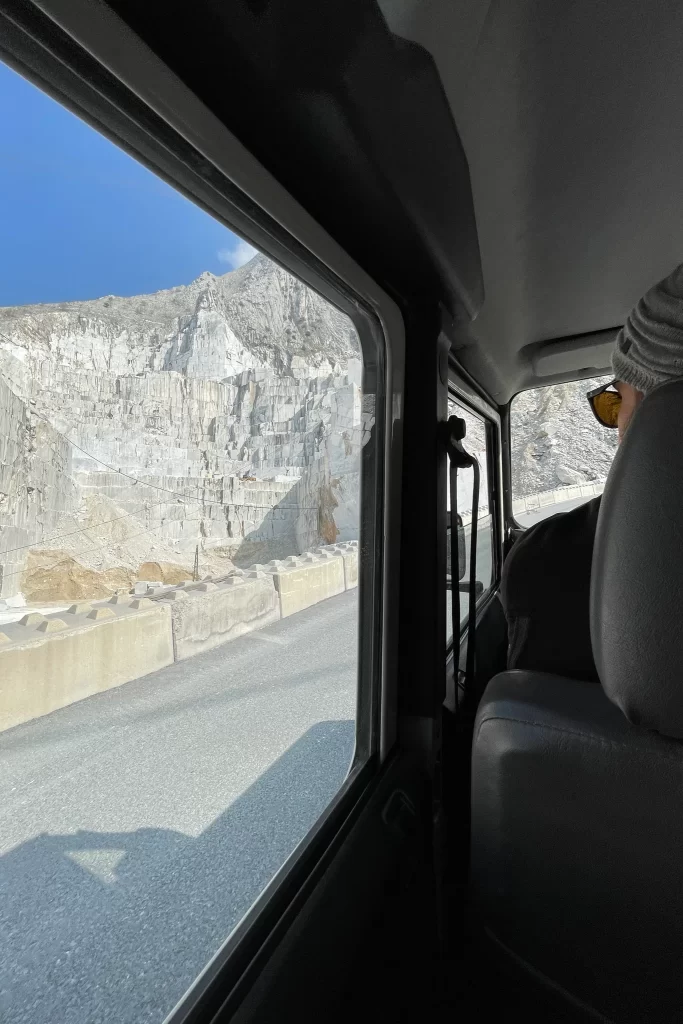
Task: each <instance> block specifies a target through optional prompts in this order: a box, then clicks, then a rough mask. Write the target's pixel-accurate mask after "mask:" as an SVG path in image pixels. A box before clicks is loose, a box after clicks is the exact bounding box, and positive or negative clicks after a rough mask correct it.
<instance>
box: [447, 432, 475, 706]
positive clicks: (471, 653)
mask: <svg viewBox="0 0 683 1024" xmlns="http://www.w3.org/2000/svg"><path fill="white" fill-rule="evenodd" d="M446 426H447V430H446V450H447V452H448V458H449V460H450V474H449V479H450V490H451V619H452V622H451V625H452V630H453V659H454V660H453V674H454V676H455V680H456V682H455V709H456V710H457V709H458V706H459V704H460V694H459V690H460V683H459V680H458V678H457V673H458V672H459V668H458V662H457V658H456V642H457V638H458V637H459V635H460V589H459V576H460V571H459V556H458V470H459V469H471V470H472V475H473V486H472V525H471V532H470V581H469V613H468V619H467V661H466V663H465V680H464V686H463V689H464V691H465V692H467V688H468V687H469V686H472V685H473V683H474V670H475V647H476V626H477V622H476V618H477V591H476V582H477V524H478V515H479V479H480V473H479V463H478V461H477V459H476V458H475V457H474V455H470V453H469V452H466V451H465V449H464V448H463V446H462V442H463V440H464V438H465V434H466V433H467V425H466V423H465V421H464V419H462V418H461V417H460V416H451V417H450V418H449V420H448V423H447V424H446ZM456 588H457V589H456ZM456 593H457V595H458V601H457V604H456V601H455V595H456Z"/></svg>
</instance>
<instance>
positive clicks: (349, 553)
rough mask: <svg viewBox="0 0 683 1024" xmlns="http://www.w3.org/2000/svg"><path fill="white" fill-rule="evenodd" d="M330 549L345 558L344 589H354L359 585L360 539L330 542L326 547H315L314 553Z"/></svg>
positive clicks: (334, 553)
mask: <svg viewBox="0 0 683 1024" xmlns="http://www.w3.org/2000/svg"><path fill="white" fill-rule="evenodd" d="M324 551H329V552H331V553H332V554H333V555H340V556H341V557H342V558H343V559H344V589H345V590H352V589H353V588H354V587H357V586H358V541H357V540H347V541H342V542H341V543H339V544H329V545H328V546H327V547H325V548H314V549H313V553H314V554H316V553H319V552H324Z"/></svg>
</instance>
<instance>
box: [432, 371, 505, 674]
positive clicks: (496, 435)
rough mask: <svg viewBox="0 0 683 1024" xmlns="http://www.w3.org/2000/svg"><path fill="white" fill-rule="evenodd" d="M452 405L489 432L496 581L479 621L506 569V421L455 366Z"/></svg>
mask: <svg viewBox="0 0 683 1024" xmlns="http://www.w3.org/2000/svg"><path fill="white" fill-rule="evenodd" d="M447 400H448V402H451V401H454V402H457V403H458V404H459V405H461V406H463V407H464V408H465V409H466V410H467V412H469V413H471V414H472V415H473V416H477V417H479V419H481V420H483V422H484V428H485V431H486V483H487V487H488V495H489V508H490V510H491V548H492V550H491V561H492V579H491V583H490V585H489V586H488V588H487V589H486V590H485V591H484V592H483V593H482V594H481V596H480V597H479V598H478V600H477V606H476V616H477V621H478V620H479V619H480V617H481V615H482V614H483V612H484V611H485V610H486V608H487V606H488V605H489V604H490V602H491V601H492V600H494V598H495V596H496V594H497V593H498V590H499V587H500V579H501V574H502V569H503V537H504V505H503V500H502V499H503V497H504V488H503V475H502V473H501V468H502V452H503V445H502V436H501V434H502V418H501V415H500V414H499V412H498V411H497V409H496V408H495V407H494V406H493V404H491V403H489V401H488V399H486V398H484V397H483V396H482V395H481V394H480V393H479V392H478V391H477V390H475V389H474V387H472V386H470V385H469V384H468V383H467V382H466V381H465V380H464V378H463V376H462V371H460V370H459V368H458V369H456V368H454V367H453V365H451V369H450V373H449V377H448V394H447ZM463 443H464V447H465V449H467V437H465V440H464V442H463ZM468 622H469V620H465V622H464V623H461V626H460V634H459V637H458V646H459V648H461V647H462V645H463V644H464V643H465V642H466V640H467V629H468ZM453 639H454V638H453V637H452V636H451V637H450V638H449V640H448V641H447V644H446V658H447V661H450V660H452V658H453V651H454V643H453Z"/></svg>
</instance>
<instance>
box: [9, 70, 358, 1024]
mask: <svg viewBox="0 0 683 1024" xmlns="http://www.w3.org/2000/svg"><path fill="white" fill-rule="evenodd" d="M0 110H1V111H2V115H3V160H2V162H0V181H1V182H2V187H1V188H0V207H1V209H2V223H3V246H2V252H1V253H0V266H1V269H2V272H1V273H0V305H1V306H2V308H0V587H1V589H0V680H1V683H0V737H1V742H0V797H1V798H0V808H1V809H0V816H1V817H2V826H3V827H2V830H1V831H0V906H1V908H2V909H1V910H0V920H1V922H2V927H0V1018H2V1020H7V1021H10V1020H11V1021H13V1022H15V1024H20V1022H27V1024H28V1022H31V1024H56V1022H60V1024H70V1022H77V1021H78V1022H95V1021H97V1022H99V1024H107V1022H112V1024H114V1022H115V1024H140V1022H141V1021H145V1022H150V1024H155V1022H158V1024H161V1022H162V1021H163V1020H164V1018H165V1017H166V1016H167V1014H168V1013H169V1012H170V1011H171V1010H172V1008H173V1007H174V1005H175V1004H176V1002H177V1001H178V999H179V998H181V997H182V996H183V994H184V993H185V991H186V990H187V988H188V986H189V985H190V984H191V983H192V982H193V981H194V980H195V978H196V977H197V975H198V974H199V973H200V972H201V971H202V969H203V968H204V967H205V965H206V964H207V962H208V961H209V959H210V958H211V957H212V956H213V955H214V954H215V953H216V951H217V950H218V948H219V947H220V946H221V944H222V943H223V942H224V940H225V939H226V937H227V936H228V934H229V933H230V932H231V930H232V929H233V928H234V926H235V925H236V924H237V922H238V921H239V920H240V919H241V918H242V917H243V915H244V914H245V912H246V911H247V910H248V909H249V907H250V906H251V904H252V903H253V902H254V900H255V899H256V897H258V895H259V894H260V893H261V891H262V890H263V888H264V886H266V885H267V883H269V882H270V881H271V879H272V878H273V876H274V875H275V873H276V872H277V871H278V870H279V869H280V868H281V867H282V865H283V864H284V862H285V861H286V860H287V858H288V857H289V856H290V854H292V852H293V851H294V849H295V848H296V847H297V845H298V844H299V843H300V841H301V840H302V839H303V838H304V837H305V836H306V834H307V832H308V831H309V830H310V829H311V827H312V826H313V825H314V823H315V822H316V820H317V819H318V818H319V817H320V815H321V814H322V813H323V812H324V811H325V809H326V808H327V807H328V805H329V803H330V801H331V800H332V798H333V797H334V796H335V794H336V793H337V792H338V790H339V788H340V787H341V785H342V784H343V782H344V780H345V779H346V777H347V775H348V772H349V767H350V765H351V762H352V758H353V757H354V749H355V742H356V707H357V705H356V689H357V685H358V680H357V662H358V645H359V641H358V632H359V630H358V614H357V609H358V537H359V488H360V475H361V472H360V471H361V451H363V452H364V459H363V464H364V465H367V462H368V458H369V455H368V453H371V450H372V446H373V445H374V444H375V430H374V429H373V422H374V421H373V412H374V405H373V402H374V396H373V395H370V394H368V395H365V396H364V395H363V394H362V393H361V382H362V367H363V357H362V352H361V346H360V343H359V338H358V335H357V333H356V329H355V327H354V325H353V323H352V322H351V320H350V319H349V318H348V317H347V316H346V315H344V314H343V313H341V312H340V311H339V310H338V309H337V308H336V307H335V306H334V305H332V304H331V303H330V302H329V301H328V300H327V299H325V298H322V297H321V296H320V295H319V294H317V293H316V292H315V291H313V290H312V289H311V288H309V287H307V286H306V285H304V284H303V283H301V282H300V281H299V280H298V279H297V278H296V277H294V276H292V275H291V274H290V273H288V272H287V271H285V270H283V269H282V268H281V267H280V266H279V265H277V264H276V263H274V262H273V261H272V260H270V259H269V258H267V257H266V256H264V255H262V254H261V253H258V252H257V251H256V250H255V249H253V247H252V246H251V245H249V244H248V243H247V242H245V241H243V240H242V239H240V238H238V237H236V236H235V235H233V234H232V233H231V232H230V231H228V230H227V229H226V228H225V227H224V226H222V225H221V224H219V223H217V222H215V221H214V220H213V219H212V218H211V217H209V216H208V214H206V213H205V212H203V211H202V210H200V209H198V208H196V207H194V206H193V205H192V204H191V203H190V202H189V201H188V200H186V199H185V198H183V197H182V196H180V195H179V194H178V193H176V192H175V191H174V190H173V189H171V188H170V187H169V186H167V185H166V184H165V183H163V182H162V181H160V180H158V179H157V178H156V177H155V176H154V175H153V174H152V173H151V172H149V171H148V170H146V169H145V168H144V167H142V166H141V165H139V164H137V163H136V162H135V161H134V160H133V159H131V158H130V157H129V156H127V155H126V154H125V153H123V152H122V151H120V150H119V149H117V148H116V147H115V146H114V145H112V144H111V143H110V142H109V141H107V140H105V139H104V138H103V137H101V136H99V135H98V134H96V133H95V132H94V131H93V130H92V129H91V128H89V127H88V126H86V125H85V124H84V123H83V122H81V121H80V120H79V119H77V118H76V117H75V116H73V115H72V114H70V113H68V112H67V111H66V110H64V109H62V108H61V107H60V106H59V105H57V104H56V103H54V102H53V101H52V100H51V99H49V98H48V97H46V96H45V95H43V94H42V93H40V92H39V91H38V90H36V89H35V88H34V87H33V86H32V85H29V84H28V83H27V82H26V81H24V80H23V79H22V78H20V77H18V76H17V75H16V74H15V73H14V72H12V71H10V70H9V69H8V68H6V67H4V66H0ZM373 501H374V497H373V493H372V491H371V490H370V492H368V494H367V495H366V496H365V497H364V506H365V505H366V504H367V503H368V502H369V503H370V504H372V502H373Z"/></svg>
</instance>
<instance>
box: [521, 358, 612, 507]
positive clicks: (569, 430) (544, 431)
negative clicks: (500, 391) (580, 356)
mask: <svg viewBox="0 0 683 1024" xmlns="http://www.w3.org/2000/svg"><path fill="white" fill-rule="evenodd" d="M608 380H609V378H608V377H605V378H596V379H591V380H580V381H572V382H571V383H569V384H555V385H553V386H551V387H547V388H539V389H537V390H535V391H525V392H522V394H520V395H517V397H516V398H515V399H514V400H513V403H512V414H511V422H510V435H511V441H512V451H511V458H512V490H513V494H514V496H515V498H522V497H525V496H527V495H531V494H538V493H540V492H542V491H547V490H553V489H554V488H559V487H562V486H563V485H567V484H578V483H602V482H603V481H604V480H605V478H606V477H607V474H608V472H609V468H610V466H611V465H612V460H613V458H614V455H615V453H616V449H617V443H618V437H617V431H616V430H608V429H606V428H605V427H601V426H600V424H598V422H597V421H596V420H595V417H594V416H593V414H592V413H591V411H590V408H589V406H588V402H587V401H586V393H587V392H588V391H590V390H592V389H593V388H595V387H598V386H599V385H600V384H603V383H606V382H607V381H608Z"/></svg>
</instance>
